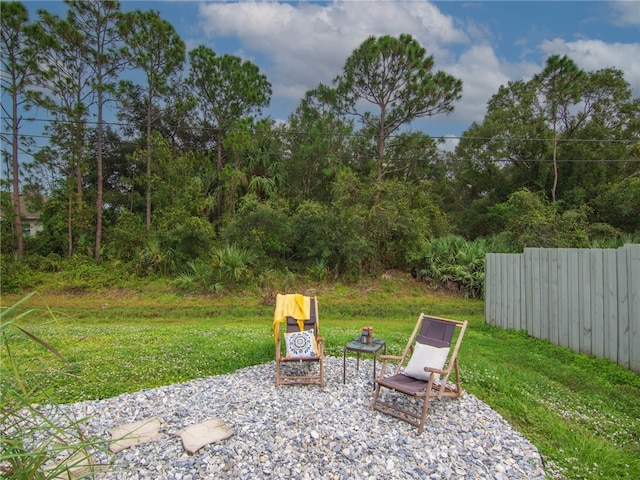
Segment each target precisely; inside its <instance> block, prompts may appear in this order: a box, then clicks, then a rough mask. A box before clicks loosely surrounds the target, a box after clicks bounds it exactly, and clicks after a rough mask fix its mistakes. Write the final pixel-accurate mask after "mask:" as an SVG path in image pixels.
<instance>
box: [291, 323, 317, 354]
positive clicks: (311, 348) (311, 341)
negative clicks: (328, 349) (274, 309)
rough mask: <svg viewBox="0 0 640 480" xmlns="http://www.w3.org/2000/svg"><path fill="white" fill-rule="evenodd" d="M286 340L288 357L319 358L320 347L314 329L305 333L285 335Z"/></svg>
mask: <svg viewBox="0 0 640 480" xmlns="http://www.w3.org/2000/svg"><path fill="white" fill-rule="evenodd" d="M284 339H285V342H286V344H287V357H291V358H300V357H307V358H308V357H317V356H318V345H317V343H316V337H315V335H314V334H313V329H312V330H305V331H304V332H292V333H285V335H284Z"/></svg>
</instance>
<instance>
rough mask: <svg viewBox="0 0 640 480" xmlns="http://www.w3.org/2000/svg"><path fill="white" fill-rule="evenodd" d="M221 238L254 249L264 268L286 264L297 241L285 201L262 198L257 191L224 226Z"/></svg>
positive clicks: (241, 246) (226, 241) (256, 259)
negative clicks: (263, 199) (295, 240)
mask: <svg viewBox="0 0 640 480" xmlns="http://www.w3.org/2000/svg"><path fill="white" fill-rule="evenodd" d="M220 239H221V242H224V243H227V244H229V245H236V246H238V247H239V248H242V249H246V250H251V251H252V252H253V254H254V256H255V261H256V263H257V264H258V265H259V266H260V268H270V267H273V266H274V265H276V264H282V262H283V261H286V259H287V258H288V256H289V252H290V249H291V245H292V243H293V242H294V236H293V234H292V231H291V220H290V218H289V209H288V207H287V205H286V203H284V202H282V201H270V200H267V201H264V202H261V201H260V200H259V199H258V197H257V196H256V195H254V194H249V195H246V196H245V197H244V199H243V201H242V204H241V205H240V208H239V210H238V213H237V214H236V215H234V216H233V218H232V219H231V220H230V221H229V223H227V224H226V225H225V226H224V227H223V228H222V230H221V232H220Z"/></svg>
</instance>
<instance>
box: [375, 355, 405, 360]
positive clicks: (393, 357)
mask: <svg viewBox="0 0 640 480" xmlns="http://www.w3.org/2000/svg"><path fill="white" fill-rule="evenodd" d="M378 358H379V359H380V360H385V361H386V360H402V357H401V356H400V355H378Z"/></svg>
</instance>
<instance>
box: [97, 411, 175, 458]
mask: <svg viewBox="0 0 640 480" xmlns="http://www.w3.org/2000/svg"><path fill="white" fill-rule="evenodd" d="M163 426H164V421H163V420H162V419H161V418H157V417H154V418H150V419H148V420H142V421H140V422H135V423H129V424H126V425H120V426H118V427H115V428H112V429H111V430H109V436H110V437H111V438H112V439H113V441H112V442H111V445H109V451H110V452H111V453H118V452H119V451H120V450H124V449H125V448H129V447H132V446H134V445H140V444H141V443H145V442H152V441H154V440H158V439H160V438H163V437H164V436H165V434H164V433H162V432H161V431H160V429H161V428H162V427H163Z"/></svg>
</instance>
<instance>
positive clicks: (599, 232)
mask: <svg viewBox="0 0 640 480" xmlns="http://www.w3.org/2000/svg"><path fill="white" fill-rule="evenodd" d="M65 3H66V4H67V12H66V16H65V17H64V18H61V17H59V16H57V15H53V14H51V13H49V12H47V11H46V10H39V11H38V12H37V18H35V19H30V18H29V14H28V11H27V9H26V8H25V7H24V5H23V4H22V3H20V2H3V6H2V17H1V21H2V45H1V46H2V72H1V75H2V95H3V101H2V110H3V131H2V139H3V145H4V147H6V148H3V152H2V154H3V162H4V163H5V166H6V168H4V171H5V172H7V178H3V179H2V223H1V228H2V239H1V242H2V244H1V246H2V256H3V267H2V268H3V269H6V268H9V267H8V265H11V264H12V263H28V262H27V261H26V260H28V259H29V258H33V257H37V258H40V259H42V258H52V257H56V256H58V257H59V258H65V257H66V258H71V257H74V256H76V255H83V256H87V257H90V258H92V259H93V260H94V261H96V262H124V263H125V264H127V265H130V266H133V267H135V269H136V271H138V272H139V273H140V274H142V275H148V274H161V275H171V276H174V277H177V278H179V279H181V281H182V282H183V283H184V284H189V283H191V284H193V283H198V282H200V283H201V286H203V287H205V288H215V286H219V285H221V282H222V283H223V282H229V281H240V279H241V278H244V277H246V276H247V275H249V274H250V273H251V274H256V273H260V272H268V271H273V270H278V269H279V270H286V271H293V272H302V271H306V272H315V274H317V275H318V276H320V277H324V276H326V275H334V276H336V277H344V278H355V277H357V276H358V275H360V274H362V273H373V272H378V271H382V270H384V269H405V270H412V271H413V272H414V273H415V274H416V275H418V276H423V277H426V278H431V279H437V280H438V281H444V282H451V281H455V282H457V283H458V284H459V285H463V286H464V287H465V288H466V289H467V290H468V291H472V292H474V291H478V282H481V278H480V277H479V275H481V270H482V269H481V260H480V261H479V260H478V258H480V259H483V258H484V252H485V251H487V250H493V251H518V250H521V249H522V248H523V247H525V246H548V247H570V246H573V247H584V246H590V245H593V244H594V242H600V244H602V242H607V244H609V245H616V244H620V243H624V242H625V241H630V240H633V239H636V240H637V239H638V236H639V235H640V221H639V219H640V200H638V199H640V155H639V153H640V142H639V137H640V99H638V98H634V97H633V95H632V91H631V88H630V86H629V84H628V83H627V82H626V81H625V80H624V78H623V74H622V72H621V71H620V70H618V69H616V68H613V67H611V68H606V69H602V70H597V71H583V70H581V69H580V68H578V67H577V65H576V64H575V63H574V62H573V61H572V60H571V59H570V58H568V57H566V56H564V57H561V56H559V55H553V56H551V57H549V58H548V59H547V61H546V64H545V66H544V68H543V70H542V71H541V72H539V73H538V74H537V75H535V76H534V77H533V78H532V79H530V80H527V81H525V80H521V81H515V82H509V83H508V84H507V85H503V86H501V87H500V89H499V90H498V92H496V93H495V94H494V95H493V96H492V98H491V99H490V101H489V102H488V104H487V111H486V115H485V118H484V120H483V121H482V122H480V123H473V124H472V125H471V126H470V127H469V128H468V129H467V130H466V131H465V132H464V133H463V135H462V138H461V139H460V142H459V144H458V145H457V147H456V148H455V150H454V151H452V152H445V151H443V150H442V149H441V148H439V142H440V141H441V140H440V139H437V138H433V137H431V136H429V135H427V134H426V133H424V132H421V131H414V130H411V129H410V128H409V125H410V123H411V122H412V121H413V120H416V119H419V118H425V117H430V116H436V115H446V114H447V113H450V112H452V111H453V109H454V108H455V104H456V102H457V101H458V100H459V99H460V98H461V96H462V93H463V85H462V82H461V80H460V79H457V78H455V77H453V76H452V75H449V74H447V73H445V72H443V71H438V70H435V65H434V59H433V56H432V55H429V54H428V52H427V51H426V49H425V48H424V47H422V46H421V45H420V44H419V43H418V42H417V41H416V40H415V39H414V38H413V37H412V36H411V35H408V34H401V35H399V36H397V37H394V36H389V35H387V36H381V37H374V36H371V37H369V38H367V39H366V40H365V41H364V42H363V43H362V44H361V45H360V46H359V47H357V48H356V49H355V50H354V51H353V52H352V54H351V55H350V56H349V57H348V58H347V59H346V61H345V63H344V67H343V70H342V71H341V72H337V74H336V77H335V79H334V80H333V82H332V83H331V84H330V85H325V84H319V85H318V86H317V87H316V88H314V89H312V90H309V91H308V92H306V94H305V95H304V97H303V98H302V99H301V100H300V102H299V104H298V106H297V107H296V109H295V110H294V111H293V112H292V113H291V114H290V116H289V118H288V119H287V121H286V122H284V123H283V122H276V121H275V120H274V119H272V118H269V117H265V116H263V115H262V109H264V108H265V107H266V106H268V105H269V103H270V99H271V93H272V91H271V84H270V83H269V80H268V78H267V77H266V76H265V75H264V74H263V73H261V72H260V69H259V67H258V66H257V65H255V64H253V63H252V62H250V61H244V60H242V59H241V58H239V57H237V56H233V55H228V54H224V55H218V54H216V52H214V51H213V50H212V49H210V48H209V47H206V46H202V45H201V46H198V47H196V48H194V49H192V50H191V51H189V52H187V51H186V47H185V44H184V42H183V41H182V39H181V38H180V37H179V35H178V34H177V33H176V31H175V29H174V28H173V26H172V25H171V24H170V23H169V22H167V21H166V20H164V19H162V18H161V17H160V15H159V13H158V12H156V11H153V10H149V11H141V10H136V11H133V12H122V11H121V9H120V4H119V2H116V1H90V2H86V1H65ZM132 78H135V79H136V80H135V81H134V80H131V79H132ZM30 112H34V114H32V115H34V116H45V115H46V122H44V129H43V132H42V134H43V136H44V137H46V139H47V145H46V146H37V144H36V142H35V140H34V136H32V135H29V133H28V131H27V130H29V128H32V125H31V127H30V125H29V124H33V123H35V122H34V121H33V120H30V119H29V118H28V117H27V116H26V115H27V113H30ZM109 112H115V114H116V117H110V116H109V115H110V113H109ZM45 179H46V180H47V181H46V182H45ZM21 194H23V195H21ZM23 201H28V202H30V204H29V205H28V207H29V209H30V210H32V211H33V210H41V211H42V222H43V226H44V231H43V232H40V233H39V234H38V235H36V236H35V237H25V236H24V234H23V231H22V230H23V227H22V218H21V212H23V211H24V208H25V207H24V206H23V205H21V202H23ZM461 249H466V251H467V253H469V254H470V256H471V257H474V256H475V257H477V258H472V259H470V260H469V268H468V269H464V272H462V271H460V270H459V269H458V271H457V273H456V272H455V268H454V267H455V265H456V264H458V266H459V265H460V262H461V260H460V258H463V257H464V255H463V254H462V253H461ZM447 251H449V252H450V253H447ZM463 253H464V252H463ZM447 259H449V260H447ZM32 261H33V260H32ZM439 262H440V263H439ZM441 262H444V264H446V263H447V262H448V263H449V267H448V268H445V267H444V266H443V265H444V264H442V263H441ZM436 265H440V267H438V268H436ZM442 272H445V273H442ZM446 272H448V273H446ZM479 272H480V273H479ZM465 275H471V277H469V278H468V281H465V280H464V278H465ZM465 282H466V283H465ZM480 289H481V287H480Z"/></svg>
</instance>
